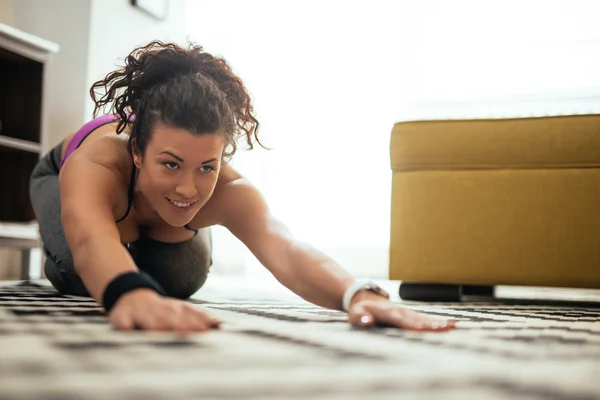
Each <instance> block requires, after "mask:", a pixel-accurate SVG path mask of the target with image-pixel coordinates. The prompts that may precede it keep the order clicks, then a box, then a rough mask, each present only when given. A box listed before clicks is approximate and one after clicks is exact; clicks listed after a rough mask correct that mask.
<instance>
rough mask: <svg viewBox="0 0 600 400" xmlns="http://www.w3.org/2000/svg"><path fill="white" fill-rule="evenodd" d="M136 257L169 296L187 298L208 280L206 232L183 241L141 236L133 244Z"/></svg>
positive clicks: (208, 252) (208, 259)
mask: <svg viewBox="0 0 600 400" xmlns="http://www.w3.org/2000/svg"><path fill="white" fill-rule="evenodd" d="M133 247H134V248H133V249H132V250H133V252H134V254H135V256H134V260H135V262H136V264H137V266H138V268H140V269H141V270H143V271H144V272H146V273H148V274H149V275H150V276H152V277H153V278H154V279H155V280H156V281H157V282H158V283H159V284H160V285H161V286H162V287H163V289H164V290H165V292H166V294H167V296H169V297H175V298H178V299H187V298H188V297H190V296H191V295H193V294H194V293H195V292H197V291H198V290H199V289H200V288H201V287H202V286H203V285H204V283H205V282H206V280H207V278H208V272H209V269H210V266H211V264H212V256H211V245H210V240H209V238H207V237H206V236H204V235H201V234H199V235H197V236H195V237H194V238H192V239H190V240H188V241H186V242H182V243H162V242H157V241H154V240H152V239H148V238H145V239H141V240H140V241H138V242H136V243H135V244H134V245H133Z"/></svg>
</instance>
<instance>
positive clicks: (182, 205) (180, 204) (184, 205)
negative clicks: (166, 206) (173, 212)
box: [166, 197, 197, 208]
mask: <svg viewBox="0 0 600 400" xmlns="http://www.w3.org/2000/svg"><path fill="white" fill-rule="evenodd" d="M166 199H167V200H169V202H170V203H171V204H173V205H174V206H175V207H178V208H190V207H191V206H193V205H194V204H196V202H197V201H192V202H183V201H175V200H171V199H169V198H168V197H166Z"/></svg>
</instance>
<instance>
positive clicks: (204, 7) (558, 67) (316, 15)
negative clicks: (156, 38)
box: [187, 0, 600, 277]
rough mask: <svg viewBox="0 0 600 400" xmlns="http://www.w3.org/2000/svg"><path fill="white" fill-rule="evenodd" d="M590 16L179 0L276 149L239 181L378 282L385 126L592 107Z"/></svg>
mask: <svg viewBox="0 0 600 400" xmlns="http://www.w3.org/2000/svg"><path fill="white" fill-rule="evenodd" d="M599 7H600V4H599V3H598V2H597V1H595V0H487V1H481V0H453V1H447V0H421V1H410V0H403V1H388V0H327V1H320V0H302V1H298V0H296V1H294V0H288V1H272V0H254V1H251V2H249V1H244V0H221V1H218V2H217V1H211V0H190V2H189V7H188V8H189V9H188V15H187V17H188V31H189V33H190V38H191V39H192V40H194V41H197V42H199V43H200V44H203V45H204V46H205V47H206V49H207V50H209V51H211V52H214V53H217V54H220V55H223V56H224V57H225V58H226V59H227V60H229V62H230V63H231V64H232V66H233V68H234V70H235V71H237V72H238V73H239V74H240V76H241V77H242V79H243V80H244V81H245V82H246V84H247V85H248V87H249V90H250V92H251V94H252V95H253V98H254V101H255V104H256V109H257V112H258V118H259V120H260V121H261V122H262V123H263V128H262V134H263V135H265V136H266V137H268V139H269V140H268V144H271V145H273V146H274V147H275V151H273V152H272V153H266V152H260V151H259V152H256V153H255V154H241V155H240V156H238V159H237V160H236V162H237V164H236V165H237V166H238V168H240V170H241V172H242V173H245V174H246V175H249V176H250V177H251V178H252V179H253V180H254V181H255V182H256V183H257V184H258V185H259V187H260V188H261V189H262V190H263V192H264V193H265V194H266V197H267V199H268V201H269V203H270V205H271V207H272V209H273V211H274V213H275V215H277V216H279V217H280V218H281V219H282V220H283V221H284V222H286V223H287V224H288V225H289V226H290V227H291V228H292V231H293V232H295V233H296V235H297V236H299V237H300V238H302V239H304V240H307V241H308V242H311V243H313V244H315V245H316V246H317V247H319V248H321V249H323V250H324V251H325V252H327V253H329V254H331V255H332V256H334V258H335V259H337V260H338V261H340V262H341V264H342V266H344V267H345V268H346V269H348V270H349V271H350V272H352V273H354V274H355V275H367V276H372V277H387V269H388V265H387V264H388V246H389V220H390V217H389V210H390V186H391V171H390V166H389V135H390V132H391V129H392V125H393V123H394V122H397V121H399V120H406V119H417V118H458V117H478V116H479V117H483V116H487V117H490V116H496V117H501V116H509V115H512V116H515V115H523V116H526V115H544V114H551V113H584V112H591V111H600V98H599V96H598V93H600V90H599V89H600V74H598V71H599V70H600V25H599V24H597V22H596V16H597V15H598V13H599V11H600V10H599ZM231 10H235V11H236V12H235V13H232V12H231ZM223 240H229V239H227V238H225V236H223ZM233 244H234V243H233V242H232V245H233ZM246 264H247V265H251V268H252V270H255V271H258V270H259V269H258V267H257V268H254V267H256V263H255V262H254V260H252V258H251V257H246Z"/></svg>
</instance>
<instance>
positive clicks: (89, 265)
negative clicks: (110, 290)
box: [72, 235, 137, 304]
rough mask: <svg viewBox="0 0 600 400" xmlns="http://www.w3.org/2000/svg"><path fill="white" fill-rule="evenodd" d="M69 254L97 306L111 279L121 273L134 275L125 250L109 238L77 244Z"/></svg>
mask: <svg viewBox="0 0 600 400" xmlns="http://www.w3.org/2000/svg"><path fill="white" fill-rule="evenodd" d="M72 253H73V261H74V264H75V271H76V272H77V274H78V275H79V277H80V278H81V280H82V281H83V284H84V285H85V287H86V288H87V290H88V291H89V293H90V295H91V296H92V297H93V298H94V299H96V301H97V302H98V303H100V304H102V296H103V293H104V290H105V289H106V286H107V285H108V283H109V282H110V281H111V280H112V279H114V278H115V277H116V276H118V275H120V274H122V273H124V272H129V271H137V267H136V265H135V263H134V262H133V259H132V258H131V256H130V255H129V252H128V251H127V249H126V248H125V246H123V245H122V244H121V243H120V242H119V241H118V240H115V238H114V237H112V236H107V235H94V236H92V237H90V238H89V239H87V240H84V241H81V242H80V243H78V244H77V245H76V246H75V247H74V248H73V250H72Z"/></svg>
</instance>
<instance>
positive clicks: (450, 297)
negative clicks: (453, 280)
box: [399, 282, 494, 302]
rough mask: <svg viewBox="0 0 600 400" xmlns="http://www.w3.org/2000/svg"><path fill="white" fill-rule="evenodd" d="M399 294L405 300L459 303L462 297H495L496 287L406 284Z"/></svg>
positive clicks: (401, 286) (401, 285)
mask: <svg viewBox="0 0 600 400" xmlns="http://www.w3.org/2000/svg"><path fill="white" fill-rule="evenodd" d="M399 294H400V298H401V299H403V300H413V301H439V302H445V301H448V302H450V301H455V302H458V301H461V299H462V296H482V297H493V296H494V286H487V285H450V284H439V283H410V282H406V283H401V284H400V291H399Z"/></svg>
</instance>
